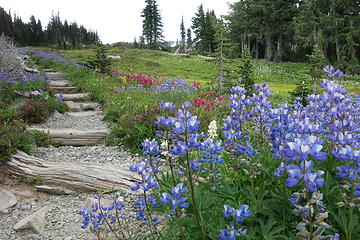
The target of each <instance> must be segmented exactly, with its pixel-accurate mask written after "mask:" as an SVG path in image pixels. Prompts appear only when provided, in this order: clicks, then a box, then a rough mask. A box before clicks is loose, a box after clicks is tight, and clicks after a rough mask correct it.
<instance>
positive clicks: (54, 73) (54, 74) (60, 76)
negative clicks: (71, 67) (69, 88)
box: [45, 72, 66, 81]
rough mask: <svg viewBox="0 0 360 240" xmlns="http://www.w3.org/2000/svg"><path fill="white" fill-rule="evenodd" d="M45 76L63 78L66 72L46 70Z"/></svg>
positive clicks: (53, 78) (54, 78)
mask: <svg viewBox="0 0 360 240" xmlns="http://www.w3.org/2000/svg"><path fill="white" fill-rule="evenodd" d="M45 75H46V77H47V78H48V79H51V80H55V81H58V80H64V79H65V77H66V73H59V72H46V73H45Z"/></svg>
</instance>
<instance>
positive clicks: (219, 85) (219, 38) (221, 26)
mask: <svg viewBox="0 0 360 240" xmlns="http://www.w3.org/2000/svg"><path fill="white" fill-rule="evenodd" d="M226 32H227V29H226V26H225V23H224V21H223V20H222V19H220V20H218V22H217V24H216V34H215V40H216V43H217V49H216V51H217V57H216V60H217V63H218V73H217V76H216V82H215V84H216V89H217V91H218V92H222V91H224V90H225V88H226V87H228V88H230V87H231V82H230V78H229V70H228V68H226V67H225V62H226V51H227V47H228V46H229V44H228V41H229V39H228V38H227V37H226Z"/></svg>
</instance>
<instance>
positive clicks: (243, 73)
mask: <svg viewBox="0 0 360 240" xmlns="http://www.w3.org/2000/svg"><path fill="white" fill-rule="evenodd" d="M253 72H254V66H253V61H252V56H251V53H250V49H246V50H245V51H244V53H243V56H242V59H241V64H240V66H239V69H238V73H239V75H240V80H241V83H242V84H244V88H245V89H246V91H247V95H251V94H252V92H253V86H254V84H255V81H254V76H253Z"/></svg>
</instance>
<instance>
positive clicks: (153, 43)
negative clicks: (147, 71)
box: [141, 0, 164, 49]
mask: <svg viewBox="0 0 360 240" xmlns="http://www.w3.org/2000/svg"><path fill="white" fill-rule="evenodd" d="M145 4H146V5H145V8H144V9H143V11H142V12H141V17H142V18H144V20H143V36H142V37H143V38H144V40H145V42H146V44H147V46H148V47H149V48H150V49H161V48H162V45H163V38H164V36H163V35H162V32H163V30H162V28H163V24H162V20H161V15H160V11H159V8H158V7H159V6H158V4H157V3H156V0H145Z"/></svg>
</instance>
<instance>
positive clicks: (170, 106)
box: [158, 101, 176, 110]
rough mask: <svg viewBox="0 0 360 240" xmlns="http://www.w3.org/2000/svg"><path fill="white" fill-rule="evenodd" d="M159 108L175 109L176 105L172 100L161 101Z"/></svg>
mask: <svg viewBox="0 0 360 240" xmlns="http://www.w3.org/2000/svg"><path fill="white" fill-rule="evenodd" d="M158 108H159V110H175V109H176V106H174V104H173V103H172V102H163V101H160V103H159V107H158Z"/></svg>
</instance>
